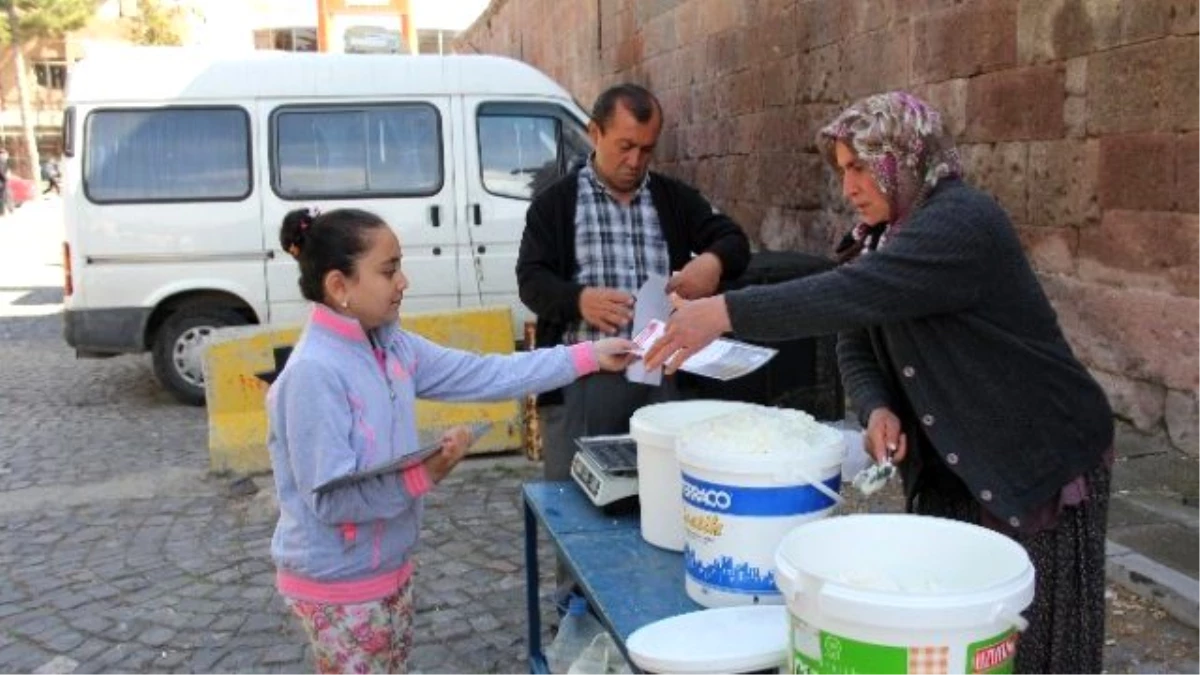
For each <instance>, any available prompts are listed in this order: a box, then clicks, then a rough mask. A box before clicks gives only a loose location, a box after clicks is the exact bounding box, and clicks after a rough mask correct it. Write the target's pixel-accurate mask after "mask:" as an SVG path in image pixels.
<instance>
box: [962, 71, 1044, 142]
mask: <svg viewBox="0 0 1200 675" xmlns="http://www.w3.org/2000/svg"><path fill="white" fill-rule="evenodd" d="M1063 80H1064V71H1063V68H1061V67H1056V66H1032V67H1029V68H1014V69H1010V70H1005V71H1001V72H996V73H989V74H987V75H980V76H979V77H975V78H972V79H971V80H970V81H969V83H968V84H967V130H966V137H967V138H968V139H969V140H972V141H1015V140H1041V139H1052V138H1061V137H1062V135H1063V131H1064V125H1063V101H1064V99H1065V98H1066V96H1065V94H1064V91H1063Z"/></svg>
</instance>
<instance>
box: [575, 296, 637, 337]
mask: <svg viewBox="0 0 1200 675" xmlns="http://www.w3.org/2000/svg"><path fill="white" fill-rule="evenodd" d="M579 313H580V314H582V315H583V320H584V321H587V322H588V323H589V324H591V325H592V326H593V327H595V328H596V329H598V330H601V331H604V333H605V334H607V335H614V334H616V332H617V331H618V330H620V329H622V328H624V327H625V326H628V325H629V322H631V321H633V296H632V295H630V294H628V293H626V292H624V291H618V290H616V289H612V288H596V287H588V288H585V289H583V293H580V294H579Z"/></svg>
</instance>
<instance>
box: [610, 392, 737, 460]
mask: <svg viewBox="0 0 1200 675" xmlns="http://www.w3.org/2000/svg"><path fill="white" fill-rule="evenodd" d="M749 406H750V404H749V403H742V402H740V401H717V400H708V399H700V400H695V401H671V402H670V403H656V404H654V405H648V406H644V407H642V408H638V410H637V412H635V413H633V417H632V418H630V420H629V432H630V434H632V435H633V438H634V440H636V441H638V442H639V443H651V444H654V445H662V446H666V447H667V448H668V449H670V450H674V449H675V436H676V435H678V434H679V432H681V431H683V430H684V429H687V428H688V427H690V426H692V425H693V424H696V423H698V422H703V421H704V420H706V419H709V418H711V417H718V416H720V415H727V414H729V413H731V412H733V411H735V410H739V409H741V408H746V407H749Z"/></svg>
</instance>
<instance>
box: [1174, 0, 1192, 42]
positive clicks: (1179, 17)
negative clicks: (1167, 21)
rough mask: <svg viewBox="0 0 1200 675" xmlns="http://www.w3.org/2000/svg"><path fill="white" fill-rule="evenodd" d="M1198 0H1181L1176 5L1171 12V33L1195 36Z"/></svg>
mask: <svg viewBox="0 0 1200 675" xmlns="http://www.w3.org/2000/svg"><path fill="white" fill-rule="evenodd" d="M1196 4H1197V3H1196V0H1180V1H1179V2H1176V3H1174V6H1173V8H1172V9H1173V11H1172V12H1171V33H1172V34H1174V35H1195V34H1196V33H1197V32H1198V31H1197V22H1196Z"/></svg>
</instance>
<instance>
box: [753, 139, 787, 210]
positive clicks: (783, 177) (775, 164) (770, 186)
mask: <svg viewBox="0 0 1200 675" xmlns="http://www.w3.org/2000/svg"><path fill="white" fill-rule="evenodd" d="M758 162H759V180H761V181H762V192H763V195H764V197H763V203H765V204H767V205H769V206H789V205H793V204H794V203H795V202H796V199H795V198H794V197H792V195H791V193H792V191H793V190H795V189H796V179H795V175H796V162H795V159H794V153H790V152H767V153H763V154H761V155H759V157H758Z"/></svg>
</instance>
